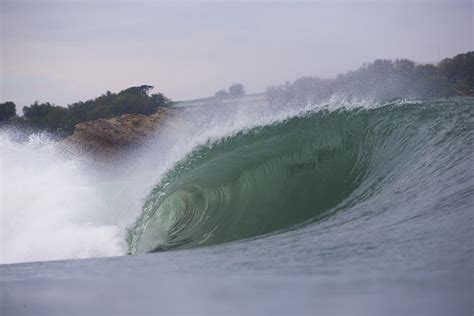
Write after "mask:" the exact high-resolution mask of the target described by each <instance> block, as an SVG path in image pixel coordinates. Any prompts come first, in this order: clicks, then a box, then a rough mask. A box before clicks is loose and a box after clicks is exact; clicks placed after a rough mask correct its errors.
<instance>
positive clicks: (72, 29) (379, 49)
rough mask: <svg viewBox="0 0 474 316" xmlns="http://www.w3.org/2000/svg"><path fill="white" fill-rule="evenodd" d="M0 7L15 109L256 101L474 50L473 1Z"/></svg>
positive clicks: (5, 85) (7, 95) (7, 84)
mask: <svg viewBox="0 0 474 316" xmlns="http://www.w3.org/2000/svg"><path fill="white" fill-rule="evenodd" d="M0 1H1V10H0V19H1V42H0V43H1V56H0V57H1V59H0V62H1V65H0V66H1V69H0V75H1V76H0V77H1V86H0V88H1V90H0V99H1V101H2V102H3V101H7V100H11V101H14V102H15V103H16V104H17V106H18V107H17V111H18V112H21V107H22V106H25V105H29V104H31V103H32V102H34V101H35V100H38V101H40V102H46V101H49V102H53V103H55V104H58V105H67V104H69V103H72V102H75V101H79V100H87V99H90V98H94V97H96V96H98V95H100V94H102V93H104V92H106V91H107V90H110V91H113V92H118V91H120V90H122V89H125V88H127V87H130V86H134V85H141V84H149V85H153V86H155V90H154V92H157V91H159V92H163V93H164V94H165V95H166V96H168V97H170V98H172V99H173V100H184V99H193V98H199V97H206V96H209V95H213V94H214V93H215V92H216V91H217V90H219V89H225V88H227V87H228V86H229V85H230V84H232V83H234V82H239V83H242V84H244V86H245V87H246V90H247V92H249V93H252V92H262V91H264V90H265V89H266V87H268V86H270V85H275V84H282V83H284V82H285V81H288V80H289V81H291V80H294V79H296V78H298V77H301V76H305V75H318V76H321V77H333V76H335V75H337V74H338V73H341V72H346V71H348V70H350V69H356V68H358V67H359V66H361V65H362V64H363V63H364V62H368V61H372V60H374V59H376V58H387V59H395V58H409V59H412V60H415V61H419V62H430V61H438V60H439V59H441V58H444V57H452V56H454V55H456V54H459V53H465V52H467V51H472V50H474V48H473V43H474V38H473V29H474V26H473V16H474V9H473V1H472V0H433V1H428V0H426V1H423V0H412V1H408V0H399V1H396V0H383V1H363V0H362V1H358V0H350V1H349V0H348V1H339V0H338V1H329V0H321V1H304V2H294V1H291V2H290V1H279V2H270V1H259V2H257V1H238V2H228V1H220V2H209V1H208V2H203V1H192V2H191V1H187V2H184V1H174V2H162V1H146V0H142V1H113V0H110V1H107V0H103V1H86V0H82V1H81V0H75V1H67V0H60V1H39V0H38V1H33V0H30V1H21V0H15V1H7V0H0Z"/></svg>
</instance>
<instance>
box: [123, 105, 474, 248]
mask: <svg viewBox="0 0 474 316" xmlns="http://www.w3.org/2000/svg"><path fill="white" fill-rule="evenodd" d="M473 105H474V104H473V101H472V99H447V100H446V99H440V100H412V101H401V100H398V101H394V102H388V103H385V104H377V105H371V106H367V105H366V106H358V105H357V104H356V105H355V106H351V107H347V106H339V107H336V108H335V109H334V108H331V107H327V106H326V107H324V106H322V107H321V106H319V107H312V108H309V109H299V111H296V112H294V113H290V114H289V115H286V116H285V115H282V116H277V118H276V119H275V117H274V118H273V119H271V120H268V121H266V120H265V118H262V119H261V121H262V122H263V123H257V124H254V126H250V127H249V126H248V125H247V126H246V128H242V129H240V130H239V129H238V128H237V129H235V128H234V130H233V132H232V133H225V132H224V131H225V130H226V129H223V130H222V132H221V133H222V137H214V138H210V137H207V138H206V137H203V139H206V142H202V143H201V144H200V145H199V146H194V147H193V149H192V150H191V151H190V152H189V153H187V155H185V157H184V158H181V159H180V160H179V161H178V162H177V163H175V164H174V166H173V167H172V168H170V169H169V170H168V171H167V172H166V173H165V174H164V175H163V176H162V177H161V178H160V180H159V182H158V183H157V184H156V185H155V186H154V187H153V189H152V190H151V192H150V193H148V196H147V198H146V200H145V203H144V206H143V210H142V214H141V216H140V217H139V218H138V219H137V221H136V223H135V224H134V225H133V226H132V227H131V228H130V229H129V231H128V246H129V252H130V253H132V254H136V253H145V252H155V251H161V250H167V249H181V248H192V247H198V246H205V245H214V244H220V243H224V242H230V241H235V240H240V239H247V238H255V237H258V236H263V235H268V234H273V233H281V232H284V231H288V230H296V229H299V228H301V227H302V226H307V225H312V224H313V223H316V222H319V221H323V220H324V219H325V218H327V217H330V216H333V215H334V214H341V213H346V214H351V212H355V210H357V212H358V214H359V215H354V216H355V217H357V216H362V215H361V214H364V213H365V212H369V210H370V212H371V214H379V213H387V212H395V211H396V210H397V212H401V213H404V214H405V215H404V216H401V218H403V217H405V218H418V217H423V216H427V215H429V216H433V214H438V213H446V212H455V211H463V212H466V210H468V209H469V208H471V207H473V206H474V203H473V201H472V194H473V192H474V189H473V188H474V183H473V171H472V170H473V169H472V152H473V144H472V140H473V123H474V107H473ZM256 112H258V111H257V110H256ZM283 112H284V111H283ZM203 130H205V128H203ZM217 135H218V134H217ZM364 210H365V211H364ZM399 215H400V214H399Z"/></svg>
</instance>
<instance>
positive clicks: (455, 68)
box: [266, 52, 474, 104]
mask: <svg viewBox="0 0 474 316" xmlns="http://www.w3.org/2000/svg"><path fill="white" fill-rule="evenodd" d="M266 95H267V97H268V99H269V101H270V102H272V103H279V104H291V103H308V102H318V101H322V100H326V99H328V98H330V97H331V96H333V95H341V96H343V97H346V98H375V99H389V98H398V97H401V98H410V97H421V98H423V97H448V96H456V95H457V96H474V52H468V53H465V54H459V55H457V56H455V57H453V58H445V59H443V60H442V61H441V62H439V63H438V64H437V65H433V64H416V63H415V62H413V61H411V60H408V59H397V60H395V61H390V60H384V59H378V60H375V61H374V62H372V63H367V64H364V65H363V66H362V67H360V68H359V69H357V70H355V71H349V72H348V73H345V74H340V75H338V76H337V77H336V78H333V79H321V78H319V77H303V78H299V79H297V80H295V81H294V82H292V83H290V82H287V83H286V84H284V85H281V86H273V87H270V88H268V89H267V91H266Z"/></svg>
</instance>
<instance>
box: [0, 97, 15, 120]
mask: <svg viewBox="0 0 474 316" xmlns="http://www.w3.org/2000/svg"><path fill="white" fill-rule="evenodd" d="M13 116H16V105H15V103H13V102H11V101H8V102H5V103H0V122H6V121H8V120H9V119H10V118H11V117H13Z"/></svg>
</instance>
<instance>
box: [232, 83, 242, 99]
mask: <svg viewBox="0 0 474 316" xmlns="http://www.w3.org/2000/svg"><path fill="white" fill-rule="evenodd" d="M243 96H245V91H244V86H243V85H242V84H240V83H234V84H233V85H231V86H230V87H229V97H231V98H240V97H243Z"/></svg>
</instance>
